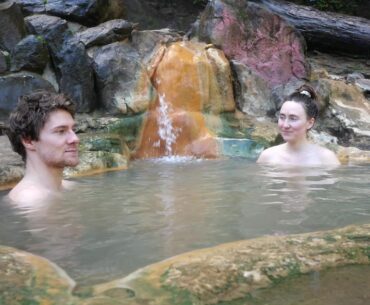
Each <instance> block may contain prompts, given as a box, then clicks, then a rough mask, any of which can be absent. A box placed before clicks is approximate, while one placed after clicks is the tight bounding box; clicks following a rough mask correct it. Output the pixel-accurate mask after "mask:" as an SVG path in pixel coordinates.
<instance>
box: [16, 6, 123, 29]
mask: <svg viewBox="0 0 370 305" xmlns="http://www.w3.org/2000/svg"><path fill="white" fill-rule="evenodd" d="M17 2H18V3H19V4H20V6H21V7H22V10H23V12H24V13H25V14H26V15H32V14H48V15H52V16H59V17H61V18H63V19H66V20H69V21H75V22H79V23H81V24H84V25H89V26H91V25H97V24H99V23H101V22H104V21H107V20H111V19H116V18H122V17H123V15H124V1H123V0H110V1H105V0H48V1H44V0H17Z"/></svg>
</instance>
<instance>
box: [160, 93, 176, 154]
mask: <svg viewBox="0 0 370 305" xmlns="http://www.w3.org/2000/svg"><path fill="white" fill-rule="evenodd" d="M158 111H159V115H158V135H159V137H160V138H161V139H162V140H163V141H164V143H165V155H166V156H172V145H173V144H174V143H175V142H176V138H177V133H178V130H177V129H176V128H174V127H173V124H172V119H171V117H170V115H169V114H170V111H171V108H170V104H169V103H168V102H167V101H166V99H165V95H164V94H163V95H159V108H158ZM158 144H159V143H158Z"/></svg>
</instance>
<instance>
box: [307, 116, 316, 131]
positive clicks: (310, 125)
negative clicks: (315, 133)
mask: <svg viewBox="0 0 370 305" xmlns="http://www.w3.org/2000/svg"><path fill="white" fill-rule="evenodd" d="M314 124H315V118H310V119H309V120H308V121H307V130H310V129H311V128H312V127H313V125H314Z"/></svg>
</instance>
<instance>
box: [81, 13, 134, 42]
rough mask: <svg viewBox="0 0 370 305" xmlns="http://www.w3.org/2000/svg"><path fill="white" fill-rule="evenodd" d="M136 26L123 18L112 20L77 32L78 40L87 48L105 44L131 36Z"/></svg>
mask: <svg viewBox="0 0 370 305" xmlns="http://www.w3.org/2000/svg"><path fill="white" fill-rule="evenodd" d="M134 27H135V25H134V24H133V23H131V22H128V21H126V20H123V19H116V20H110V21H107V22H104V23H102V24H100V25H98V26H96V27H93V28H89V29H87V30H85V31H83V32H80V33H77V34H76V40H78V41H80V42H82V43H83V44H84V45H85V47H86V48H90V47H93V46H100V45H105V44H109V43H112V42H116V41H121V40H124V39H125V38H128V37H130V35H131V32H132V30H133V29H134Z"/></svg>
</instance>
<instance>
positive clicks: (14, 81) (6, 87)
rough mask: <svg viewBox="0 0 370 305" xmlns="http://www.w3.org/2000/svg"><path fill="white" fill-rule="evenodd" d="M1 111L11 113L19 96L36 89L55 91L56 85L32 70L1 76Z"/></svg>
mask: <svg viewBox="0 0 370 305" xmlns="http://www.w3.org/2000/svg"><path fill="white" fill-rule="evenodd" d="M0 88H1V90H0V111H2V112H5V113H9V112H10V111H12V110H13V109H14V107H15V106H16V104H17V102H18V98H19V97H20V96H22V95H26V94H29V93H31V92H32V91H34V90H38V89H45V90H50V91H54V87H53V86H52V85H51V84H50V83H49V82H48V81H47V80H45V79H44V78H42V77H41V75H39V74H36V73H32V72H18V73H12V74H7V75H3V76H0Z"/></svg>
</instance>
